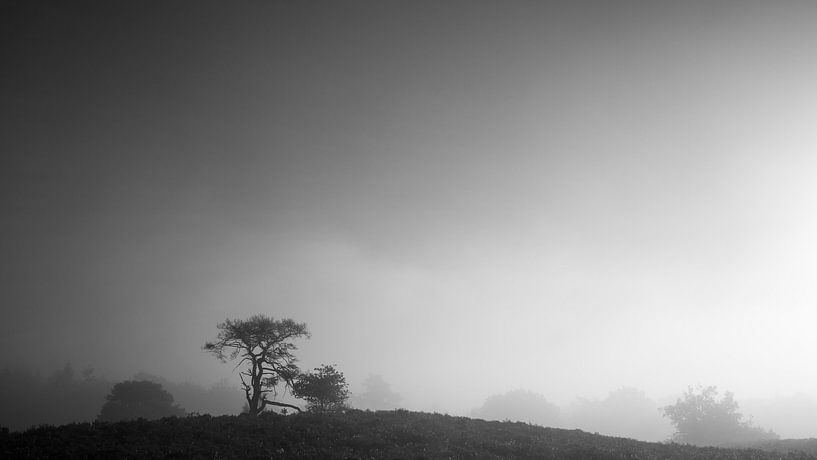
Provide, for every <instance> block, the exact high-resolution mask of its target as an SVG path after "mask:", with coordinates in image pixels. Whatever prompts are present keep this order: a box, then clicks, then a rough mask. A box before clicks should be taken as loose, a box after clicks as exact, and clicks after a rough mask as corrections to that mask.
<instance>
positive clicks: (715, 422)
mask: <svg viewBox="0 0 817 460" xmlns="http://www.w3.org/2000/svg"><path fill="white" fill-rule="evenodd" d="M738 409H739V406H738V403H737V401H735V397H734V395H733V394H732V393H731V392H729V391H727V392H725V393H724V395H723V396H722V397H721V398H718V389H717V387H715V386H707V387H703V386H698V388H697V391H695V390H693V389H692V387H689V388H688V389H687V391H686V392H685V393H684V396H683V398H679V399H678V400H677V402H676V403H675V404H673V405H670V406H665V407H664V408H663V409H662V410H663V412H664V416H665V417H668V418H669V419H670V421H671V422H672V424H673V425H675V428H676V433H675V435H674V438H675V440H676V441H679V442H685V443H689V444H696V445H711V446H717V445H731V444H741V443H747V442H752V441H760V440H765V439H777V435H776V434H775V433H773V432H772V431H766V430H764V429H762V428H759V427H756V426H754V425H753V424H752V423H751V422H750V421H745V420H744V419H743V414H741V413H740V412H738Z"/></svg>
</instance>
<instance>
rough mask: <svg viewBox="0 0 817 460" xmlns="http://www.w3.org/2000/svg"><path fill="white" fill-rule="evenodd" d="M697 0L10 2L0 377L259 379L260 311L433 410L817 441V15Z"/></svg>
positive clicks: (316, 349)
mask: <svg viewBox="0 0 817 460" xmlns="http://www.w3.org/2000/svg"><path fill="white" fill-rule="evenodd" d="M676 3H681V2H672V3H670V2H639V1H626V2H615V4H612V2H563V3H561V4H559V3H550V2H536V3H534V2H513V3H507V2H503V3H502V4H500V3H496V2H493V3H492V2H445V3H444V4H440V3H439V2H410V3H397V2H394V3H393V2H382V1H379V2H349V3H344V4H342V5H341V4H339V3H331V2H327V3H325V4H320V3H313V2H310V3H308V4H303V3H300V2H298V3H292V2H265V3H263V4H251V3H248V4H242V5H234V4H226V3H219V2H155V3H154V4H137V3H133V4H117V5H115V6H114V5H110V4H108V3H105V2H82V3H72V4H66V3H61V2H38V1H37V2H22V1H20V2H15V1H11V2H4V3H3V6H2V7H0V34H2V38H1V39H0V58H2V62H4V65H3V67H4V69H3V70H2V71H0V107H2V108H0V117H2V119H0V150H2V151H3V152H4V158H5V159H4V160H3V163H2V167H0V184H2V185H0V187H1V189H2V193H0V228H1V229H2V236H3V237H2V238H0V260H2V262H0V267H2V277H0V282H1V283H2V289H0V296H2V299H0V304H1V305H2V306H3V307H2V308H3V318H2V321H0V368H3V367H4V366H5V367H8V368H9V369H20V368H26V369H31V370H33V371H39V372H41V373H43V374H48V373H50V372H52V371H53V370H54V369H59V368H62V366H63V365H64V364H65V363H68V362H70V363H72V364H73V365H74V366H76V368H83V367H85V366H87V365H90V366H93V367H94V368H95V369H96V372H97V373H98V374H99V375H101V376H103V377H104V378H105V379H106V381H109V382H116V381H121V380H124V379H128V378H131V377H133V376H134V375H135V374H136V373H137V372H145V373H148V374H151V375H154V376H161V378H163V379H166V380H165V381H166V382H176V383H181V382H191V383H195V384H197V385H200V386H201V387H202V388H209V387H210V386H211V385H213V384H216V383H218V382H222V381H224V379H227V381H229V382H235V383H236V384H237V383H238V380H237V379H238V377H237V375H236V373H235V372H234V371H233V367H234V365H231V364H223V363H220V362H219V361H218V360H216V359H214V358H213V357H212V356H211V355H208V354H207V353H205V352H204V351H202V349H201V347H202V345H204V343H205V341H207V340H211V339H213V338H214V337H215V335H216V334H217V330H216V325H217V324H218V323H219V322H221V321H224V320H225V319H226V318H246V317H249V316H251V315H253V314H257V313H263V314H266V315H270V316H273V317H275V318H287V317H289V318H293V319H295V320H296V321H299V322H306V323H307V324H308V327H309V330H310V332H311V334H312V337H311V339H309V340H302V341H299V342H298V346H299V349H298V351H297V356H298V357H299V359H300V365H301V367H302V368H304V369H311V368H314V367H317V366H319V365H320V364H323V363H326V364H336V365H337V367H338V369H339V370H341V371H342V372H343V373H344V374H345V376H346V378H347V380H348V381H349V382H350V384H351V389H352V392H353V394H354V393H355V392H358V393H360V392H361V391H363V390H362V389H363V383H364V382H365V381H366V379H367V377H368V376H369V375H378V376H381V377H382V379H383V380H384V381H385V382H388V384H389V385H390V388H391V389H392V390H393V391H394V392H395V393H398V394H399V395H400V396H401V398H400V405H401V406H402V407H405V408H409V409H414V410H425V411H437V412H446V413H451V414H458V415H473V414H474V411H477V410H479V408H480V407H482V406H483V405H484V404H485V402H486V400H487V399H488V398H490V397H491V396H495V395H505V394H507V393H508V392H511V391H513V390H517V389H523V390H526V391H529V392H532V393H535V394H537V395H541V396H542V397H543V398H544V399H545V400H546V401H547V402H548V403H549V404H553V405H555V406H557V407H558V408H559V409H560V412H559V413H560V414H561V416H560V417H561V418H560V419H559V423H560V424H563V425H564V424H568V425H569V424H570V423H573V424H575V423H577V422H576V421H575V420H578V419H577V418H575V417H578V415H576V414H577V413H578V412H576V411H574V412H571V409H570V408H571V407H572V408H574V409H575V408H576V407H578V406H577V401H579V402H580V401H591V402H594V401H595V402H596V403H598V404H597V405H596V406H594V405H593V404H586V405H584V406H582V407H585V408H586V407H602V406H603V407H607V406H604V404H603V402H604V401H607V400H608V399H609V397H610V395H611V392H615V391H616V390H618V389H621V388H629V389H634V390H635V391H636V392H640V393H638V394H642V395H643V400H645V401H650V404H653V405H654V406H655V409H656V413H657V408H658V407H660V406H662V405H666V404H671V403H673V402H674V401H675V400H676V398H678V397H679V396H680V395H681V393H682V392H683V391H684V390H685V389H686V388H687V387H688V386H690V385H697V384H702V385H717V386H718V388H719V389H722V390H729V391H732V392H734V394H735V397H736V399H737V401H738V402H740V403H741V409H742V412H743V413H744V414H746V415H753V416H754V420H755V422H756V423H757V424H758V425H761V426H764V427H765V428H770V429H773V430H775V431H776V432H777V433H778V434H780V435H781V436H782V437H808V436H814V437H817V431H815V430H817V428H814V427H817V423H815V421H814V418H813V417H812V418H809V416H808V413H809V411H810V412H811V413H814V412H815V411H814V410H813V408H814V407H815V399H816V398H817V393H815V390H814V389H815V388H817V370H815V367H814V366H813V365H810V363H811V362H812V360H813V356H814V353H815V351H817V335H815V334H813V331H812V329H813V324H815V320H817V316H816V315H817V314H815V313H814V312H815V309H814V305H815V302H817V287H816V286H815V284H814V282H813V280H814V277H815V275H817V262H815V261H817V240H815V238H814V235H816V234H817V218H815V216H817V186H815V181H814V178H815V177H817V156H815V155H814V152H815V151H817V150H815V148H816V147H817V135H815V131H814V120H815V118H817V113H815V107H817V89H815V86H814V84H813V82H814V81H816V78H817V66H816V65H815V64H814V59H813V58H812V55H813V50H812V46H811V44H812V43H815V40H817V6H813V5H808V4H804V3H794V2H792V3H788V2H776V3H775V4H774V5H762V4H760V3H754V2H744V1H741V2H728V1H727V2H682V3H683V4H682V5H681V4H676ZM239 396H240V395H239ZM177 399H179V397H177ZM239 399H240V398H239ZM579 405H580V404H579ZM804 408H810V409H809V410H806V409H804ZM187 409H188V410H195V409H192V408H187ZM594 410H595V409H594ZM598 410H600V411H603V410H604V409H602V408H599V409H598ZM239 411H240V407H238V408H236V413H237V412H239ZM566 414H573V415H571V417H574V418H573V419H569V418H566V417H567V415H566ZM599 417H603V415H599ZM659 419H660V417H659ZM566 420H567V421H566ZM570 420H573V421H570ZM663 420H664V421H666V420H665V419H663ZM656 423H660V421H659V422H656ZM594 424H595V425H594ZM586 425H587V427H588V428H587V429H591V428H592V426H602V427H604V426H609V425H604V424H603V423H601V422H598V421H592V422H587V423H586ZM592 429H593V430H596V428H592ZM670 431H671V430H670ZM646 436H647V435H644V436H643V437H646ZM649 436H653V437H659V436H660V435H659V434H655V435H653V434H650V435H649Z"/></svg>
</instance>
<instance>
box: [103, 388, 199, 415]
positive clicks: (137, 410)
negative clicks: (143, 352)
mask: <svg viewBox="0 0 817 460" xmlns="http://www.w3.org/2000/svg"><path fill="white" fill-rule="evenodd" d="M105 399H106V400H107V401H106V402H105V404H104V405H103V406H102V412H100V414H99V416H98V417H97V420H100V421H103V422H118V421H121V420H132V419H137V418H144V419H147V420H154V419H159V418H162V417H171V416H181V415H184V409H182V408H181V407H179V406H177V405H174V404H173V395H171V394H170V393H168V392H167V391H165V389H164V388H162V386H161V385H160V384H158V383H154V382H149V381H147V380H128V381H125V382H120V383H117V384H116V385H114V386H113V388H112V389H111V393H110V394H109V395H108V396H106V397H105Z"/></svg>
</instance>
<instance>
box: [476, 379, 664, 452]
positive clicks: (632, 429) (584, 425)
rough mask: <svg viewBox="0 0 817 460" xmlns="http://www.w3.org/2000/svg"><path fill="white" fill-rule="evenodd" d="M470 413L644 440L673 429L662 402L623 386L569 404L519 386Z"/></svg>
mask: <svg viewBox="0 0 817 460" xmlns="http://www.w3.org/2000/svg"><path fill="white" fill-rule="evenodd" d="M470 415H471V416H472V417H476V418H482V419H486V420H499V421H502V420H511V421H519V422H527V423H534V424H537V425H541V426H551V427H562V428H570V429H573V428H579V429H581V430H584V431H588V432H590V433H601V434H604V435H608V436H620V437H627V438H633V439H640V440H642V441H666V440H667V439H669V438H670V436H671V435H672V433H673V429H672V426H671V424H670V422H669V420H667V419H666V418H664V417H663V416H662V415H661V412H660V408H659V405H658V403H656V402H655V401H653V400H651V399H650V398H648V397H647V396H646V395H645V394H644V392H643V391H641V390H637V389H635V388H620V389H618V390H615V391H612V392H610V394H609V395H608V396H607V397H606V398H604V399H600V400H599V399H586V398H579V399H577V400H576V401H574V402H573V403H572V404H570V405H569V406H568V407H565V408H560V407H559V406H557V405H555V404H553V403H551V402H549V401H548V400H547V399H546V398H545V397H544V396H543V395H541V394H538V393H535V392H531V391H527V390H521V389H519V390H514V391H510V392H508V393H505V394H498V395H493V396H490V397H488V398H487V399H486V400H485V402H484V403H483V404H482V406H481V407H479V408H477V409H474V410H473V411H471V414H470Z"/></svg>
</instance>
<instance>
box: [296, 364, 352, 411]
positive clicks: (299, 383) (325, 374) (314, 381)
mask: <svg viewBox="0 0 817 460" xmlns="http://www.w3.org/2000/svg"><path fill="white" fill-rule="evenodd" d="M292 390H293V394H294V395H295V396H296V397H298V398H301V399H304V400H306V401H307V402H308V408H309V410H311V411H313V412H319V413H324V412H331V411H337V410H340V409H343V408H345V407H346V400H347V399H349V385H348V384H347V383H346V378H345V377H344V376H343V372H340V371H338V370H337V369H335V367H334V366H331V365H330V366H327V365H325V364H324V365H322V366H321V367H316V368H315V370H314V371H312V372H307V373H305V374H301V375H299V376H298V377H297V378H296V379H295V381H294V382H293V386H292Z"/></svg>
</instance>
